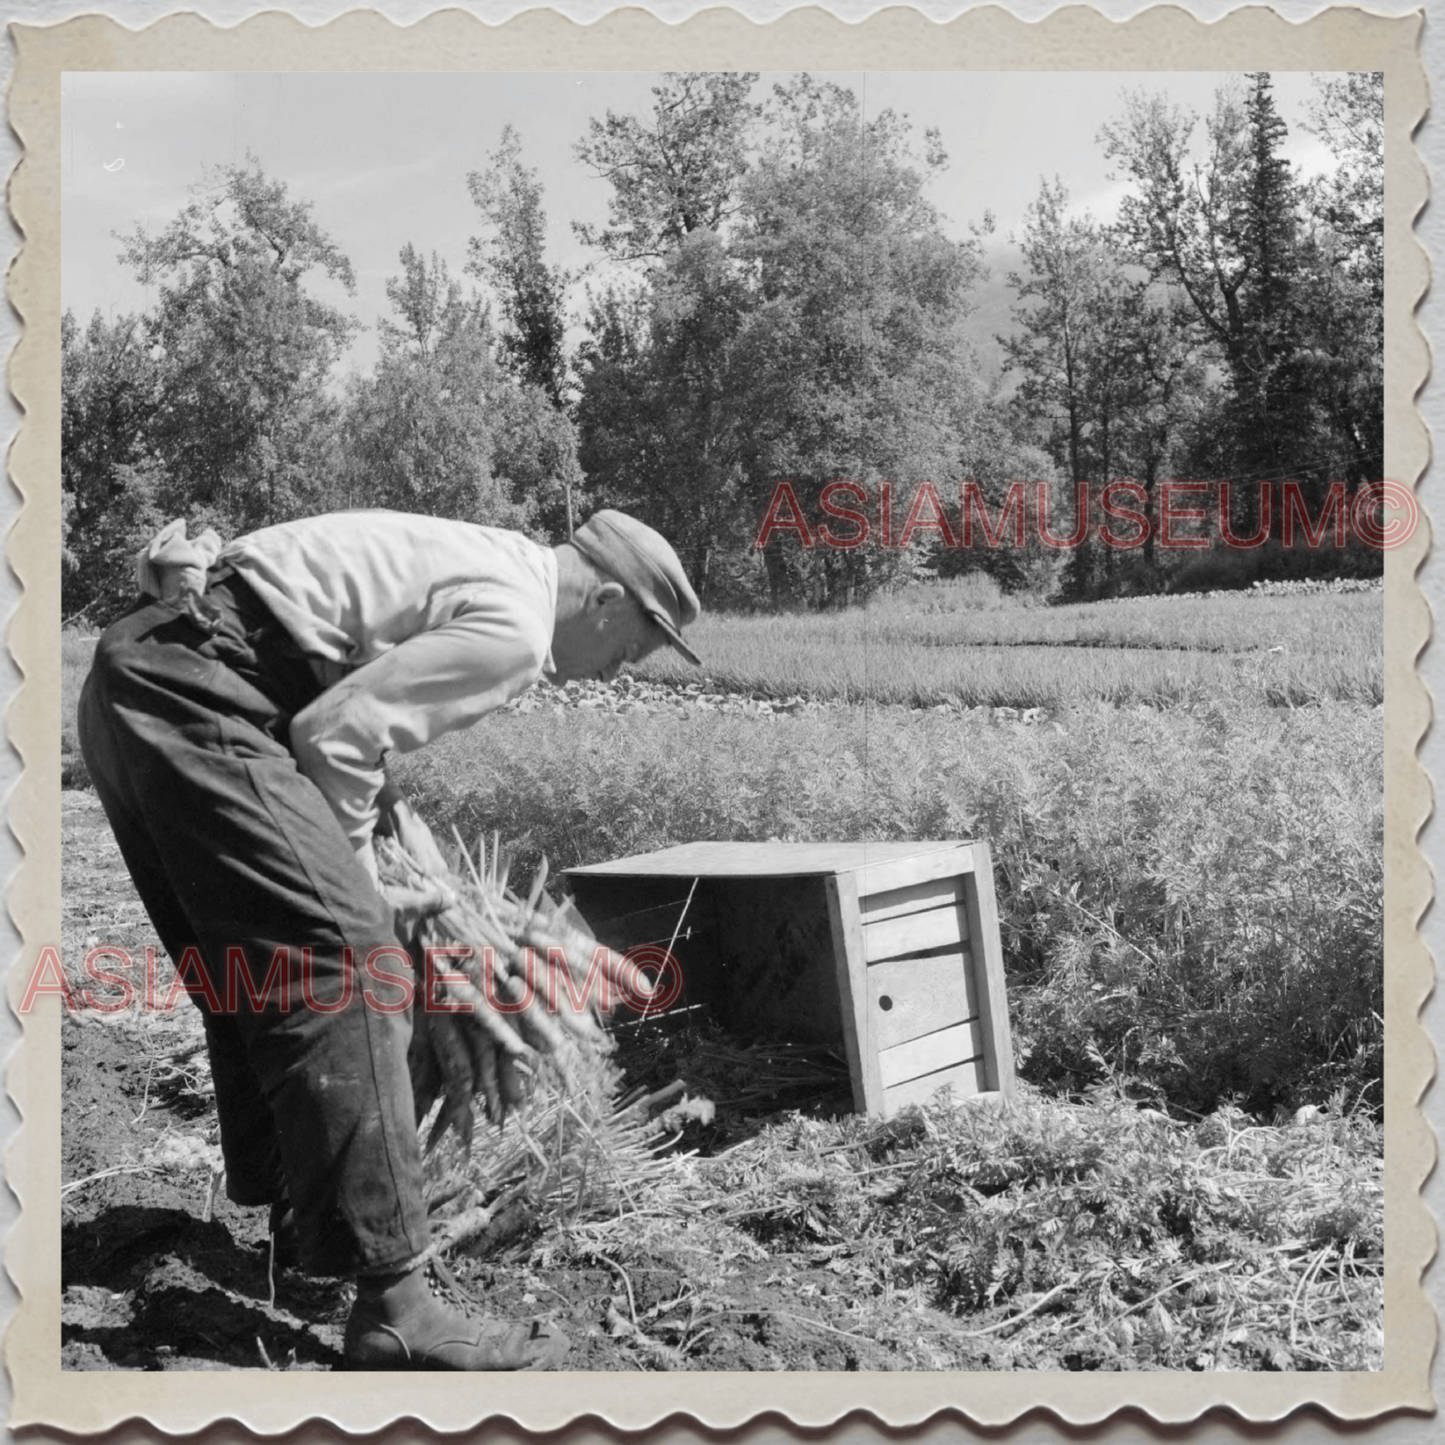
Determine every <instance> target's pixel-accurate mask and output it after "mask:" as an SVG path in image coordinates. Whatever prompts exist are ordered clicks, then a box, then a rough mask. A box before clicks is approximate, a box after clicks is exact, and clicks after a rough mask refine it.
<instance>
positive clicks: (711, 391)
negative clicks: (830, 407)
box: [578, 230, 750, 605]
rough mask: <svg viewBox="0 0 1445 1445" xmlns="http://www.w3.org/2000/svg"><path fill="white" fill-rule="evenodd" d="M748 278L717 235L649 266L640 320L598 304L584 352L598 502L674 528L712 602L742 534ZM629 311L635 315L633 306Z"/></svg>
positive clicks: (587, 433)
mask: <svg viewBox="0 0 1445 1445" xmlns="http://www.w3.org/2000/svg"><path fill="white" fill-rule="evenodd" d="M749 306H750V296H749V293H748V289H747V286H746V283H745V280H744V278H743V277H742V276H741V275H740V274H739V271H738V268H737V266H736V264H735V263H734V262H733V261H731V260H730V258H729V257H728V255H727V253H726V250H725V248H724V246H723V244H722V242H721V240H720V239H719V237H718V236H717V235H716V233H714V232H712V231H706V230H704V231H697V232H694V233H693V234H692V235H690V236H688V237H687V238H686V239H685V240H684V241H683V242H682V244H681V245H679V246H678V248H677V249H676V251H674V252H673V253H672V255H670V256H669V257H668V258H667V259H666V261H665V262H664V263H663V264H662V266H661V267H660V268H659V269H658V270H657V271H655V272H654V273H653V278H652V284H651V286H650V287H649V289H648V291H647V293H646V301H645V311H644V313H643V314H642V315H641V316H638V315H637V314H636V311H635V308H631V307H629V306H628V304H627V302H626V301H625V300H624V298H622V297H621V296H619V295H618V294H616V293H615V292H614V293H609V294H608V295H607V296H605V297H603V298H601V300H600V301H599V302H598V303H596V304H595V306H594V313H593V322H592V324H593V339H592V340H591V342H590V343H589V344H588V345H587V346H585V347H584V349H583V355H582V374H583V392H582V399H581V402H580V403H579V407H578V423H579V427H580V429H581V434H582V438H583V450H582V461H583V464H584V466H585V467H586V469H587V471H588V473H589V475H590V476H591V477H592V479H593V483H594V486H595V488H596V490H597V494H598V497H599V500H602V499H605V500H606V501H607V502H608V503H609V504H612V505H617V506H624V507H629V508H631V509H633V510H635V511H637V512H638V513H639V514H640V515H643V516H646V517H647V518H648V519H649V521H651V523H652V524H653V525H654V526H656V527H658V528H659V529H660V530H661V531H663V532H664V534H665V535H667V536H668V537H669V538H670V540H671V541H672V542H673V544H674V545H675V546H676V547H677V549H678V551H679V554H680V555H681V556H682V557H683V559H684V561H685V562H686V563H687V567H688V575H689V577H691V579H692V581H693V585H694V586H695V587H696V588H697V590H698V595H699V596H700V597H701V598H702V600H703V603H704V605H707V604H708V603H709V602H710V601H711V600H712V599H713V597H714V595H715V593H714V587H713V575H714V574H713V569H714V563H715V560H716V558H717V555H718V552H719V549H721V548H725V547H726V546H728V545H730V544H734V543H737V542H739V541H740V540H741V533H742V530H743V528H744V527H745V525H746V524H745V522H744V520H743V518H742V517H741V515H740V512H741V509H740V506H739V485H740V482H741V455H742V437H743V429H744V428H745V426H746V424H747V412H748V407H747V397H748V395H749V390H750V381H749V378H747V377H746V376H743V375H740V374H739V372H738V368H737V337H738V331H739V328H740V326H741V324H742V321H743V318H744V317H745V315H746V314H747V311H748V308H749ZM629 313H630V314H629Z"/></svg>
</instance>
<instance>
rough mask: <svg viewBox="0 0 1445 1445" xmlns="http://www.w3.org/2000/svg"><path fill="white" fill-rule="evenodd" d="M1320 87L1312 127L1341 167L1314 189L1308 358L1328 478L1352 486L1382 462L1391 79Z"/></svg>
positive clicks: (1327, 82)
mask: <svg viewBox="0 0 1445 1445" xmlns="http://www.w3.org/2000/svg"><path fill="white" fill-rule="evenodd" d="M1318 84H1319V95H1318V97H1317V100H1316V103H1315V106H1314V107H1313V110H1312V115H1311V123H1310V127H1309V128H1310V129H1311V130H1312V131H1313V132H1314V133H1315V134H1316V135H1318V136H1319V137H1320V138H1321V139H1322V140H1323V141H1324V142H1325V144H1326V145H1328V146H1329V148H1330V150H1331V152H1332V153H1333V155H1334V158H1335V162H1336V169H1335V170H1334V171H1333V172H1332V173H1328V174H1326V175H1322V176H1320V177H1318V178H1317V179H1316V180H1315V181H1313V182H1312V183H1311V185H1310V188H1309V201H1310V210H1311V213H1312V217H1313V225H1312V226H1311V228H1310V234H1309V245H1308V252H1307V255H1308V268H1309V284H1308V286H1307V288H1306V293H1305V296H1306V301H1305V309H1306V323H1305V324H1306V342H1307V346H1308V353H1307V359H1308V361H1309V363H1310V364H1311V367H1312V372H1313V376H1312V380H1313V384H1314V387H1315V390H1316V394H1317V395H1318V397H1319V399H1320V403H1321V405H1322V406H1323V408H1324V409H1325V411H1326V413H1327V415H1328V417H1329V421H1330V423H1331V427H1332V430H1333V437H1332V447H1331V451H1332V452H1333V454H1334V455H1333V456H1332V458H1331V466H1332V470H1331V475H1332V476H1343V477H1344V478H1345V479H1346V480H1348V482H1349V483H1350V485H1351V487H1352V488H1354V487H1358V486H1359V485H1361V484H1362V483H1363V482H1366V481H1371V480H1378V478H1379V473H1380V471H1381V469H1382V467H1383V463H1384V432H1385V417H1384V326H1385V310H1384V295H1385V245H1384V229H1385V219H1384V184H1385V156H1384V110H1385V95H1384V76H1383V75H1380V74H1378V73H1374V74H1368V73H1367V74H1350V75H1345V76H1341V77H1329V78H1322V79H1321V80H1320V81H1319V82H1318Z"/></svg>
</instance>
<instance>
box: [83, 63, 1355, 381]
mask: <svg viewBox="0 0 1445 1445" xmlns="http://www.w3.org/2000/svg"><path fill="white" fill-rule="evenodd" d="M783 78H784V77H782V76H780V75H764V76H763V77H762V78H761V79H760V80H759V82H758V84H757V86H756V87H755V90H754V96H755V98H757V99H762V98H763V97H764V96H765V95H766V94H767V92H768V91H769V89H770V88H771V85H772V84H773V83H774V82H775V81H777V80H781V79H783ZM819 78H822V79H830V80H834V81H836V82H838V83H840V84H842V85H846V86H848V87H849V88H850V89H852V90H853V91H854V92H855V94H857V95H858V97H859V99H860V102H861V104H862V107H863V110H864V113H865V114H866V115H868V116H873V115H876V114H877V113H878V112H879V111H881V110H883V109H885V108H892V109H893V110H895V111H897V112H899V113H901V114H903V115H906V116H907V117H909V118H910V120H911V121H912V122H913V123H914V125H915V127H916V131H917V138H918V141H919V144H920V147H921V144H922V132H923V130H924V129H925V128H928V127H936V128H937V129H938V130H939V131H940V132H941V135H942V140H943V144H944V148H945V149H946V151H947V152H948V155H949V159H950V163H949V166H948V168H947V169H946V170H945V171H944V172H943V174H942V175H941V176H939V177H937V178H936V179H935V180H934V181H933V182H932V183H931V185H930V197H931V199H932V200H933V201H934V203H935V204H936V205H937V206H938V208H939V209H940V210H941V211H942V213H943V214H944V217H945V221H946V226H947V229H948V231H949V232H950V234H952V235H954V236H957V237H959V238H962V237H964V236H966V235H967V234H968V228H969V226H970V225H971V224H976V223H978V222H979V221H981V220H982V218H983V215H984V212H985V211H991V212H992V213H993V215H994V217H995V219H996V222H997V228H998V229H997V232H996V239H995V242H994V246H995V248H996V250H997V251H998V252H999V253H1000V255H1003V254H1005V251H1004V248H1005V247H1006V244H1007V237H1008V235H1009V233H1010V232H1011V231H1013V232H1016V231H1017V230H1018V229H1019V228H1020V227H1021V225H1022V223H1023V219H1024V212H1025V208H1026V207H1027V205H1028V204H1029V202H1030V201H1031V200H1032V199H1033V198H1034V196H1035V195H1036V194H1037V193H1038V188H1039V183H1040V179H1041V178H1042V177H1049V178H1051V179H1052V178H1053V177H1055V176H1057V177H1059V178H1061V179H1062V180H1063V181H1064V183H1065V184H1066V185H1067V186H1068V188H1069V192H1070V195H1071V197H1072V199H1073V203H1074V206H1075V208H1076V209H1077V210H1080V211H1083V210H1088V211H1089V212H1091V213H1092V214H1093V215H1094V216H1095V217H1096V218H1097V219H1100V220H1107V219H1110V218H1111V217H1112V216H1113V214H1114V211H1115V209H1116V208H1117V205H1118V201H1119V198H1120V196H1121V194H1122V191H1123V187H1122V186H1121V185H1120V184H1119V183H1118V182H1115V181H1112V180H1111V179H1110V175H1109V172H1110V163H1109V161H1108V160H1107V158H1106V157H1105V155H1104V153H1103V148H1102V146H1101V145H1100V144H1099V143H1098V132H1099V128H1100V126H1102V125H1103V124H1104V123H1105V122H1106V121H1108V120H1110V119H1112V118H1114V117H1116V116H1118V115H1119V114H1120V113H1121V111H1122V100H1121V97H1122V94H1123V92H1124V91H1125V90H1130V89H1144V90H1148V91H1164V92H1167V94H1168V95H1169V97H1170V99H1171V100H1172V101H1173V102H1175V103H1176V104H1180V105H1182V106H1184V107H1185V108H1188V109H1194V110H1196V111H1198V112H1199V113H1200V114H1201V116H1202V115H1203V114H1205V113H1207V111H1208V109H1209V108H1210V105H1211V101H1212V98H1213V95H1214V92H1215V89H1216V87H1217V86H1218V85H1219V83H1220V82H1221V80H1222V79H1223V78H1224V77H1222V76H1220V75H1215V74H1202V73H1196V72H1168V73H1155V74H1143V73H1132V74H1122V73H1119V74H1108V73H1087V74H1080V73H1077V72H1059V73H1047V74H1045V73H1027V72H1007V73H967V72H926V73H923V72H908V73H902V72H879V71H870V72H867V73H866V74H865V73H839V74H833V75H826V76H820V77H819ZM657 82H658V77H657V76H656V75H652V74H627V73H603V72H589V73H586V74H581V75H575V74H574V75H568V74H562V73H546V74H477V75H457V74H450V73H448V74H435V75H417V74H376V75H364V74H355V73H348V74H334V75H331V74H327V75H307V74H296V73H286V74H257V73H236V74H233V73H224V72H218V73H205V74H197V73H188V72H158V73H135V72H132V73H122V72H105V73H102V72H70V73H67V74H66V75H65V76H64V77H63V81H62V89H61V94H62V125H63V148H62V165H61V204H62V243H61V244H62V254H61V300H62V305H63V306H64V307H67V308H70V309H72V310H74V311H75V312H76V314H77V316H78V317H79V318H80V319H81V320H82V321H84V320H87V319H88V318H89V316H90V315H91V313H92V312H93V311H95V310H99V311H101V312H102V313H103V314H105V315H121V314H124V313H126V312H130V311H139V310H143V309H145V308H146V307H147V306H148V305H149V304H150V302H151V301H152V300H153V297H152V296H151V295H150V293H149V291H148V290H147V289H146V288H145V287H143V286H142V285H141V284H140V283H139V282H138V281H137V280H136V279H135V278H134V276H133V275H131V274H130V273H129V272H128V271H127V270H126V268H125V267H123V266H122V265H121V264H120V262H119V260H118V253H119V251H120V243H119V242H118V241H117V240H116V239H115V237H116V233H120V234H129V233H131V232H133V231H134V230H135V228H136V227H137V225H139V226H141V227H144V228H145V229H146V230H147V231H149V232H156V231H159V230H160V229H162V228H163V227H164V226H165V225H166V223H167V222H168V221H169V220H170V219H171V218H172V217H173V216H174V215H175V214H176V213H177V212H178V211H179V210H180V209H181V208H182V207H183V206H184V205H185V204H186V202H187V201H188V200H189V199H190V188H191V187H193V186H195V185H197V183H199V182H200V181H201V180H202V178H203V176H204V174H205V171H206V169H207V167H210V166H215V165H221V164H230V163H233V162H237V163H239V162H243V161H244V160H245V158H246V155H247V152H251V153H253V154H254V155H255V156H256V157H257V158H258V159H259V161H260V163H261V166H262V169H263V170H264V171H265V172H266V174H267V175H268V176H271V177H275V178H278V179H280V180H282V181H284V182H285V183H286V184H287V186H288V188H289V190H290V193H291V195H292V196H293V197H295V198H298V199H304V200H308V201H311V202H312V203H313V205H314V212H313V214H314V216H315V218H316V220H317V222H318V223H319V224H320V225H321V227H322V229H323V230H325V231H326V232H327V233H328V234H329V235H330V236H331V237H332V239H333V240H334V241H335V242H336V243H337V244H338V245H339V246H340V248H341V250H342V251H343V252H344V253H345V254H346V255H347V256H348V257H350V259H351V262H352V265H353V267H354V268H355V271H356V282H357V287H356V292H355V294H354V295H352V296H347V295H346V294H345V292H344V291H343V290H342V289H341V287H340V285H339V284H337V283H331V282H328V281H326V280H325V279H324V278H322V277H320V276H319V274H318V276H317V277H316V278H315V280H314V281H313V283H312V288H313V289H314V290H315V291H316V292H317V294H319V295H322V296H324V297H325V298H326V299H328V300H331V301H334V302H336V303H337V304H339V305H341V306H343V308H344V309H346V310H347V311H349V312H350V313H351V314H352V315H354V316H356V317H358V319H359V320H360V321H361V322H362V324H363V328H364V329H363V330H362V332H361V333H360V335H359V336H358V337H357V339H356V340H355V341H354V342H353V344H352V347H351V350H350V352H349V353H348V355H347V357H346V359H345V361H344V363H343V369H349V368H355V369H358V370H361V371H367V370H369V369H370V367H371V365H372V363H373V361H374V360H375V356H376V325H375V323H376V321H377V319H378V317H380V316H384V315H386V314H387V312H388V309H389V307H388V303H387V300H386V292H385V283H386V280H387V278H388V277H390V276H394V275H396V274H397V273H398V272H399V271H400V264H399V262H398V259H397V258H398V253H399V252H400V250H401V248H402V246H403V245H405V244H406V243H407V242H410V243H411V244H413V245H414V246H416V248H417V249H418V250H419V251H421V252H423V253H425V254H430V253H431V252H433V251H434V252H436V253H437V254H438V255H439V256H440V257H442V258H443V259H444V260H445V261H446V262H447V264H448V265H449V266H450V268H451V270H452V273H453V274H454V275H457V276H460V275H461V272H462V268H463V266H464V265H465V263H466V259H467V240H468V238H469V237H470V236H473V235H476V234H478V233H479V232H480V230H481V226H480V216H479V214H478V213H477V211H476V209H475V207H474V206H473V204H472V201H471V198H470V196H469V194H468V191H467V185H466V177H467V173H468V172H469V171H472V170H476V169H479V168H481V167H483V166H484V165H485V164H486V159H487V156H488V154H489V153H490V152H491V151H493V150H494V149H495V148H496V146H497V143H498V141H499V139H500V136H501V131H502V127H503V126H504V125H505V124H507V123H508V122H510V123H511V124H512V125H513V126H515V127H516V129H517V131H518V133H519V135H520V137H521V142H522V159H523V161H524V163H525V164H527V165H529V166H531V167H533V168H535V169H536V171H537V173H538V178H539V180H540V181H541V183H542V185H543V187H544V191H545V205H546V209H547V215H548V236H547V241H548V250H549V259H550V260H551V261H552V262H554V263H560V264H561V265H562V266H564V267H567V268H568V269H570V270H572V271H574V272H584V271H585V269H586V268H587V267H589V266H593V265H595V264H596V261H597V258H596V255H595V253H594V252H593V251H591V250H590V249H589V248H588V247H586V246H584V245H583V244H582V243H581V242H580V241H578V239H577V238H576V236H575V234H574V232H573V230H572V223H573V222H575V221H581V222H590V223H593V224H598V223H602V222H605V221H606V219H607V202H608V196H609V193H610V187H609V186H608V184H607V182H606V181H604V180H602V179H601V178H600V177H598V176H596V175H594V174H592V173H591V172H590V171H588V170H587V169H586V167H584V166H583V165H582V163H581V162H580V161H578V160H577V158H576V156H575V154H574V147H575V145H576V143H577V141H579V140H580V139H582V138H583V137H584V136H585V135H586V133H587V122H588V120H589V119H590V118H591V117H594V116H596V117H599V118H600V117H601V116H602V115H603V114H604V113H605V112H606V111H607V110H609V109H611V110H614V111H618V112H631V113H634V114H637V115H639V116H645V115H647V114H648V113H649V112H650V109H651V99H652V97H651V87H652V86H653V85H655V84H657ZM1274 87H1275V100H1276V104H1277V106H1278V108H1279V111H1280V113H1281V115H1282V116H1283V117H1284V119H1285V121H1286V123H1287V124H1288V126H1289V130H1290V135H1289V141H1288V144H1287V147H1286V153H1287V155H1288V156H1289V158H1290V159H1291V160H1292V161H1293V162H1295V164H1296V166H1297V168H1298V170H1299V173H1301V174H1303V175H1306V176H1308V175H1311V174H1314V173H1317V172H1318V171H1320V170H1322V169H1324V168H1326V167H1327V165H1328V163H1329V157H1328V153H1327V152H1326V151H1325V150H1324V148H1323V146H1322V145H1321V144H1320V142H1319V141H1317V140H1316V139H1315V138H1314V137H1312V136H1310V135H1309V134H1307V133H1306V132H1305V131H1304V130H1303V128H1302V126H1301V124H1300V123H1301V122H1302V121H1303V120H1304V119H1305V118H1306V114H1307V107H1308V104H1309V101H1310V99H1311V97H1312V96H1313V94H1314V87H1313V85H1312V83H1311V78H1310V77H1309V76H1308V75H1306V74H1303V73H1298V72H1292V73H1279V74H1276V75H1275V77H1274ZM1201 130H1202V127H1201ZM593 279H594V281H596V280H601V279H604V273H598V272H594V275H593ZM581 303H582V288H581V286H580V285H579V286H578V287H577V288H575V290H574V297H573V307H574V311H580V307H581Z"/></svg>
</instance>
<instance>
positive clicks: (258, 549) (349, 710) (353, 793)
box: [220, 511, 557, 872]
mask: <svg viewBox="0 0 1445 1445" xmlns="http://www.w3.org/2000/svg"><path fill="white" fill-rule="evenodd" d="M220 560H221V561H222V562H229V563H230V564H231V565H232V566H233V567H234V568H235V569H236V570H237V571H238V572H239V573H241V575H242V576H243V577H244V578H245V580H246V581H247V582H248V583H249V584H250V585H251V587H252V589H253V590H254V591H255V593H256V595H257V596H258V597H259V598H260V599H261V600H262V601H263V602H264V603H266V605H267V606H268V607H269V608H270V610H271V611H272V613H274V615H275V616H276V618H277V620H278V621H279V622H280V623H281V624H282V625H283V626H284V627H285V628H286V630H287V631H288V632H289V633H290V634H291V636H292V637H293V638H295V640H296V642H297V643H298V644H299V646H300V647H301V650H302V651H303V652H304V653H306V654H307V656H308V657H310V658H312V659H313V667H314V668H315V670H316V671H317V675H318V677H320V678H322V679H323V681H324V682H326V683H329V684H330V685H329V686H327V687H326V689H325V691H324V692H322V694H321V696H320V697H318V698H317V699H316V700H315V701H314V702H313V703H311V705H310V706H309V707H306V708H304V709H303V710H302V711H301V712H299V713H297V715H296V716H295V718H293V719H292V722H291V750H292V752H293V753H294V754H295V755H296V761H297V764H298V766H299V767H300V768H301V771H302V772H303V773H305V774H306V776H307V777H309V778H310V779H311V780H312V781H313V782H314V783H315V784H316V786H317V787H318V788H320V789H321V792H322V793H323V794H324V796H325V798H326V801H327V802H328V803H330V805H331V809H332V811H333V812H334V813H335V814H336V816H337V818H338V819H339V820H340V822H341V826H342V828H343V829H344V830H345V832H346V834H347V836H348V837H349V838H350V839H351V843H352V846H353V847H354V848H356V849H357V850H358V851H361V852H362V853H363V855H364V859H365V861H366V862H367V865H368V867H370V868H371V869H372V871H373V872H374V871H375V865H374V862H373V861H372V859H371V834H372V830H373V828H374V827H375V826H376V820H377V816H378V809H377V804H376V796H377V793H378V792H379V791H380V790H381V786H382V783H383V781H384V776H385V775H384V773H383V771H382V759H383V757H384V755H385V754H386V753H388V752H399V753H406V752H411V751H412V749H414V748H419V747H422V746H424V745H425V744H427V743H429V742H431V741H432V740H433V739H434V738H437V737H439V736H441V734H443V733H448V732H453V731H455V730H456V729H458V728H464V727H470V726H471V724H472V723H474V722H476V721H477V719H478V718H480V717H482V716H484V715H485V714H486V713H489V712H491V711H492V710H493V709H495V708H498V707H501V706H502V704H503V703H506V702H509V701H510V700H511V699H512V698H514V697H516V696H517V695H518V694H519V693H521V692H523V691H525V689H526V688H527V687H529V686H530V685H531V684H532V683H533V682H534V681H536V679H537V678H538V677H539V676H540V675H541V673H542V672H543V670H544V669H547V668H550V664H551V645H552V626H553V622H554V620H555V617H556V612H557V559H556V556H555V554H554V553H553V552H552V551H551V550H550V549H549V548H546V547H540V546H538V545H537V544H536V543H535V542H531V541H529V540H528V539H527V538H526V537H524V536H522V535H521V534H520V533H518V532H507V531H502V530H500V529H499V528H496V527H478V526H474V525H473V524H471V523H468V522H454V521H450V520H447V519H445V518H441V517H422V516H416V515H413V514H411V513H408V512H381V511H367V512H339V513H331V514H329V515H327V516H322V517H308V518H304V519H302V520H301V521H297V522H284V523H282V524H281V525H280V526H276V527H267V528H264V529H263V530H261V531H259V532H252V533H251V534H250V535H249V536H246V537H241V538H239V539H237V540H236V541H235V542H232V543H230V544H229V545H228V546H226V547H225V548H224V549H223V550H222V552H221V556H220Z"/></svg>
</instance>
